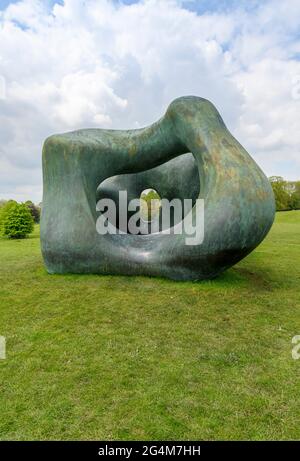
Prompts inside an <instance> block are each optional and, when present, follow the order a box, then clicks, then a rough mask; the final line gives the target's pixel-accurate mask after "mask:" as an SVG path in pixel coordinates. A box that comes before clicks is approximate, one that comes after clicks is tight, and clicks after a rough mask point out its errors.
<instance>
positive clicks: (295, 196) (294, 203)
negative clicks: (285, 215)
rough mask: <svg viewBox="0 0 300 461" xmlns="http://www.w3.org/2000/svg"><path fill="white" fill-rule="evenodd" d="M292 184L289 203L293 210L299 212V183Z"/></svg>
mask: <svg viewBox="0 0 300 461" xmlns="http://www.w3.org/2000/svg"><path fill="white" fill-rule="evenodd" d="M293 184H294V191H293V193H292V195H291V203H292V207H293V209H294V210H300V181H296V182H294V183H293Z"/></svg>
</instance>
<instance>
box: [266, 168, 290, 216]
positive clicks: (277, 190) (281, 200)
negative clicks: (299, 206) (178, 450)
mask: <svg viewBox="0 0 300 461" xmlns="http://www.w3.org/2000/svg"><path fill="white" fill-rule="evenodd" d="M269 180H270V183H271V186H272V189H273V192H274V196H275V202H276V210H277V211H283V210H291V209H292V200H291V195H290V194H289V193H288V192H287V187H286V186H287V182H286V181H285V180H284V179H283V178H282V177H281V176H272V177H271V178H269Z"/></svg>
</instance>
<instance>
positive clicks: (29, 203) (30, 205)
mask: <svg viewBox="0 0 300 461" xmlns="http://www.w3.org/2000/svg"><path fill="white" fill-rule="evenodd" d="M25 205H26V206H27V207H28V209H29V211H30V213H31V215H32V217H33V220H34V222H35V223H36V224H38V223H39V222H40V214H41V211H40V208H39V207H38V206H36V205H35V204H34V203H33V202H32V201H31V200H27V202H25Z"/></svg>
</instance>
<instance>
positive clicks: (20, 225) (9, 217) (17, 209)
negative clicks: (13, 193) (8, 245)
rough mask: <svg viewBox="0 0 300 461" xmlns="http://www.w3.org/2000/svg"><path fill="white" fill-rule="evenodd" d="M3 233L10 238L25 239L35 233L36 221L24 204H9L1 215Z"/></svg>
mask: <svg viewBox="0 0 300 461" xmlns="http://www.w3.org/2000/svg"><path fill="white" fill-rule="evenodd" d="M1 221H2V233H3V234H4V235H6V236H7V237H9V238H25V237H26V236H27V235H28V234H30V233H31V232H32V231H33V227H34V221H33V218H32V215H31V213H30V210H29V209H28V207H27V206H26V205H25V204H24V203H16V202H12V203H11V202H8V203H7V204H6V205H5V206H4V207H3V209H2V213H1Z"/></svg>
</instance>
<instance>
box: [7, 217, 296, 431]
mask: <svg viewBox="0 0 300 461" xmlns="http://www.w3.org/2000/svg"><path fill="white" fill-rule="evenodd" d="M299 237H300V212H296V211H295V212H287V213H281V214H278V215H277V217H276V223H275V224H274V226H273V228H272V231H271V233H270V234H269V236H268V237H267V239H266V240H265V241H264V242H263V244H262V245H260V246H259V248H258V249H257V250H256V251H255V252H253V253H252V254H251V255H249V256H248V257H247V258H246V259H245V260H244V261H242V262H241V263H239V264H238V265H237V266H235V267H234V268H232V269H231V270H229V271H227V272H226V273H225V274H224V275H223V276H221V277H219V278H218V279H216V280H214V281H210V282H201V283H200V282H198V283H189V282H188V283H187V282H184V283H179V282H172V281H168V280H163V279H155V278H147V277H117V276H105V277H101V276H93V275H88V276H85V275H68V276H56V275H48V274H47V273H46V271H45V269H44V267H43V263H42V259H41V255H40V248H39V238H38V229H36V231H35V234H34V235H32V236H31V237H30V238H28V239H26V240H20V241H10V240H6V239H1V240H0V258H1V261H0V296H1V304H0V335H3V336H5V337H6V338H7V358H6V360H0V439H2V440H6V439H15V440H20V439H21V440H27V439H35V440H36V439H39V440H42V439H58V440H65V439H122V440H126V439H146V440H147V439H154V440H164V439H167V440H176V439H213V440H216V439H257V440H259V439H299V436H300V428H299V417H300V398H299V397H300V386H299V377H300V360H293V359H292V355H291V350H292V343H291V339H292V337H293V336H294V335H297V334H298V335H299V334H300V238H299Z"/></svg>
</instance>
